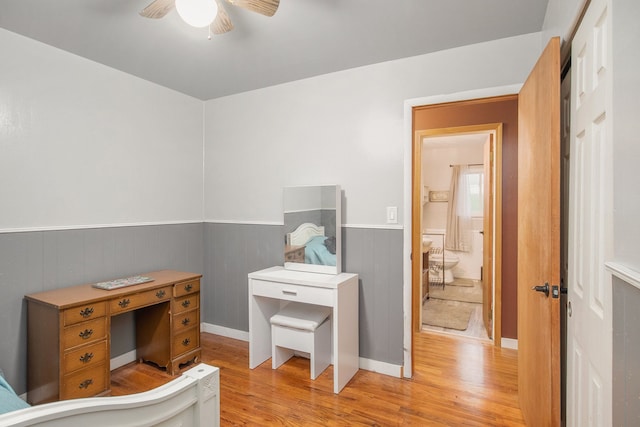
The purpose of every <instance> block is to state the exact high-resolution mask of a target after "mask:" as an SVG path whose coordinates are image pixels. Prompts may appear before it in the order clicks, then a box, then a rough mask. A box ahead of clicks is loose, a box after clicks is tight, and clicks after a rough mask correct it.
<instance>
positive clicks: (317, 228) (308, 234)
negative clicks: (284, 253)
mask: <svg viewBox="0 0 640 427" xmlns="http://www.w3.org/2000/svg"><path fill="white" fill-rule="evenodd" d="M315 236H324V226H322V225H315V224H314V223H311V222H305V223H304V224H300V226H298V228H296V229H295V231H293V232H291V233H287V244H288V245H293V246H300V245H304V244H305V243H307V242H308V241H309V239H310V238H312V237H315Z"/></svg>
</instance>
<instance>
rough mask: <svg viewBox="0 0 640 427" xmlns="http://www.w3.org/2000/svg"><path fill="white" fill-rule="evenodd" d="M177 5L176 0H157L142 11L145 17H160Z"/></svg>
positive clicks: (141, 13)
mask: <svg viewBox="0 0 640 427" xmlns="http://www.w3.org/2000/svg"><path fill="white" fill-rule="evenodd" d="M174 6H175V0H155V1H153V2H151V3H149V5H147V7H145V8H144V9H142V10H141V11H140V15H142V16H144V17H145V18H153V19H159V18H162V17H164V16H165V15H166V14H167V13H169V11H170V10H171V9H173V7H174Z"/></svg>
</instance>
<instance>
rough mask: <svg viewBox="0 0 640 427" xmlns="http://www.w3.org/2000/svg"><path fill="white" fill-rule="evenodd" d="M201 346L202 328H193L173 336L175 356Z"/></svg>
mask: <svg viewBox="0 0 640 427" xmlns="http://www.w3.org/2000/svg"><path fill="white" fill-rule="evenodd" d="M198 347H200V328H191V329H190V330H187V331H185V332H183V333H180V334H176V335H174V337H173V355H174V356H173V357H177V356H180V355H181V354H183V353H187V352H189V351H191V350H195V349H196V348H198Z"/></svg>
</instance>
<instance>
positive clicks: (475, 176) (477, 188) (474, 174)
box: [466, 167, 484, 217]
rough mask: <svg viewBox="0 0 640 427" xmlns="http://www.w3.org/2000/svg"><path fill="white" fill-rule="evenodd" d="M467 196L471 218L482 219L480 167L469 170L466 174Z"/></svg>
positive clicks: (482, 197) (482, 175)
mask: <svg viewBox="0 0 640 427" xmlns="http://www.w3.org/2000/svg"><path fill="white" fill-rule="evenodd" d="M466 175H467V176H466V178H467V179H466V184H467V196H468V197H469V200H468V202H469V210H470V213H471V216H472V217H482V216H483V215H484V211H483V200H484V171H483V170H482V167H473V168H469V171H468V172H467V173H466Z"/></svg>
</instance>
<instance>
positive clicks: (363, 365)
mask: <svg viewBox="0 0 640 427" xmlns="http://www.w3.org/2000/svg"><path fill="white" fill-rule="evenodd" d="M359 365H360V369H364V370H365V371H371V372H376V373H378V374H384V375H389V376H390V377H396V378H402V366H400V365H393V364H391V363H387V362H380V361H379V360H373V359H365V358H364V357H361V358H360V363H359Z"/></svg>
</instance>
